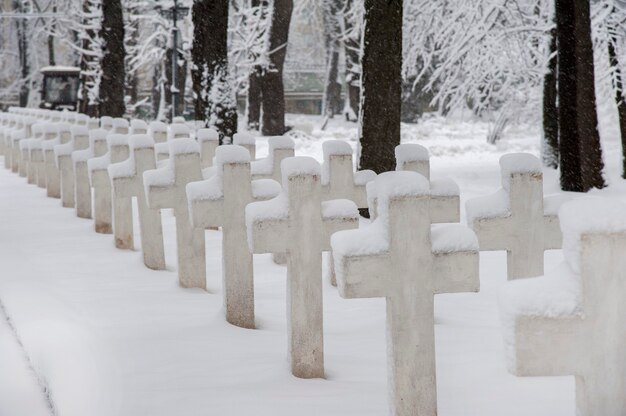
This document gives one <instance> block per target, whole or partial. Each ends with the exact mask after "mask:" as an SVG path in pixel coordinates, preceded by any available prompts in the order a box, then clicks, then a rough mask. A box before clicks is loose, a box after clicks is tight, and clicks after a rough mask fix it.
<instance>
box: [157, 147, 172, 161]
mask: <svg viewBox="0 0 626 416" xmlns="http://www.w3.org/2000/svg"><path fill="white" fill-rule="evenodd" d="M154 152H155V154H156V158H157V162H158V161H161V160H166V159H169V157H170V142H162V143H155V144H154Z"/></svg>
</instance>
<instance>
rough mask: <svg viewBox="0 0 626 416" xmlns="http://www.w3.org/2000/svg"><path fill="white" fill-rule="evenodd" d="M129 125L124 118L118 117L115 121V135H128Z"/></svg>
mask: <svg viewBox="0 0 626 416" xmlns="http://www.w3.org/2000/svg"><path fill="white" fill-rule="evenodd" d="M128 128H129V123H128V120H126V119H125V118H122V117H116V118H114V119H113V131H112V132H111V133H113V134H128Z"/></svg>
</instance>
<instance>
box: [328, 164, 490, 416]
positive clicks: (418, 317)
mask: <svg viewBox="0 0 626 416" xmlns="http://www.w3.org/2000/svg"><path fill="white" fill-rule="evenodd" d="M376 189H377V192H378V209H377V210H378V217H377V218H376V220H375V221H374V222H373V223H372V224H370V225H369V226H367V227H363V228H359V229H358V230H350V231H344V232H340V233H336V234H334V235H333V236H332V239H331V245H332V249H333V256H334V258H335V269H336V271H337V283H338V288H339V293H340V295H341V296H342V297H344V298H374V297H384V298H385V299H386V303H387V337H388V340H387V345H388V348H387V354H388V355H387V363H388V380H389V385H388V388H389V400H390V406H391V409H392V410H391V414H392V415H394V416H435V415H436V414H437V391H436V377H435V339H434V338H435V333H434V323H435V322H434V310H433V308H434V295H435V294H439V293H455V292H469V291H478V287H479V280H478V242H477V241H476V237H475V235H474V233H473V232H472V231H471V230H469V229H468V228H466V227H463V226H461V225H460V224H445V225H434V226H432V231H431V220H430V209H429V198H430V197H429V183H428V180H427V179H426V178H425V177H424V176H422V175H419V174H418V173H415V172H386V173H383V174H381V175H379V176H378V177H377V179H376Z"/></svg>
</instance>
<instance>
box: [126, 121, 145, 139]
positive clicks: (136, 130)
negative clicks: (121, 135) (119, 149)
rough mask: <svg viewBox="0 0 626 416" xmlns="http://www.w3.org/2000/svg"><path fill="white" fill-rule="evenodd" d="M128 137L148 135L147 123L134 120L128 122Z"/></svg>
mask: <svg viewBox="0 0 626 416" xmlns="http://www.w3.org/2000/svg"><path fill="white" fill-rule="evenodd" d="M129 134H130V135H135V134H148V123H146V122H145V121H143V120H139V119H137V118H134V119H132V120H131V121H130V131H129Z"/></svg>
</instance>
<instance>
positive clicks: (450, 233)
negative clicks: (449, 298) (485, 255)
mask: <svg viewBox="0 0 626 416" xmlns="http://www.w3.org/2000/svg"><path fill="white" fill-rule="evenodd" d="M431 244H432V252H433V275H434V276H435V279H436V280H435V293H436V294H439V293H459V292H478V290H479V288H480V279H479V273H478V240H477V239H476V234H474V232H473V231H472V230H471V229H469V228H468V227H465V226H463V225H461V224H437V225H433V226H431Z"/></svg>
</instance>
